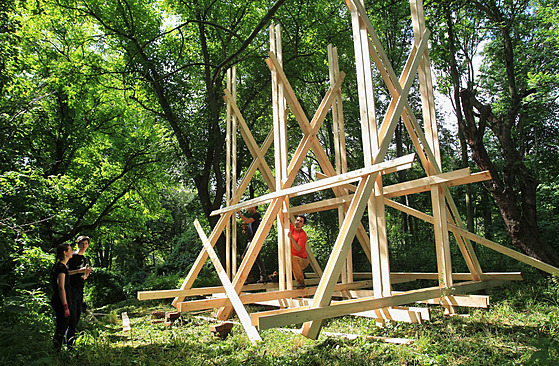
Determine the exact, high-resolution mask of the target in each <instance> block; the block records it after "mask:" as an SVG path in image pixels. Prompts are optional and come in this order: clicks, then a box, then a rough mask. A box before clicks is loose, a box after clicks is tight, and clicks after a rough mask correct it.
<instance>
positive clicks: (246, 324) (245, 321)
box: [194, 220, 262, 343]
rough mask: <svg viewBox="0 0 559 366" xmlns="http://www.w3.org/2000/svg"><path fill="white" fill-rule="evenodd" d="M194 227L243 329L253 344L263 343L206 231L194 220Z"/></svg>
mask: <svg viewBox="0 0 559 366" xmlns="http://www.w3.org/2000/svg"><path fill="white" fill-rule="evenodd" d="M194 226H195V227H196V231H198V235H199V236H200V239H202V243H203V244H204V249H205V250H206V251H207V252H208V255H209V257H210V259H211V260H212V263H213V265H214V267H215V269H216V271H217V275H218V276H219V279H220V280H221V284H222V285H223V288H225V292H226V293H227V297H228V298H229V301H230V302H231V305H232V306H233V307H234V308H235V311H236V312H237V316H238V317H239V320H240V322H241V324H242V325H243V328H244V329H245V332H246V334H247V336H248V338H249V339H250V340H251V342H252V343H256V342H257V341H261V340H262V338H261V337H260V334H258V330H256V328H255V327H254V326H253V325H252V323H251V320H250V316H249V315H248V312H247V311H246V309H245V307H244V306H243V303H242V302H241V300H240V299H239V295H237V292H236V291H235V289H234V288H233V285H232V284H231V282H230V281H229V278H228V277H227V272H226V271H225V269H223V266H222V265H221V262H220V261H219V258H218V256H217V254H216V253H215V251H214V249H213V246H212V245H211V243H210V241H209V240H208V238H207V237H206V234H204V230H203V229H202V226H201V225H200V223H199V222H198V220H194Z"/></svg>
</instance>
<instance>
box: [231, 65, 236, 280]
mask: <svg viewBox="0 0 559 366" xmlns="http://www.w3.org/2000/svg"><path fill="white" fill-rule="evenodd" d="M231 84H232V85H231V89H230V90H231V93H232V95H233V100H234V101H235V103H236V102H237V66H233V69H232V73H231ZM231 181H232V184H231V195H232V197H235V196H236V195H237V115H236V114H233V118H232V120H231ZM231 244H232V247H231V256H232V257H233V258H232V266H231V273H232V275H233V276H235V274H237V220H236V215H231Z"/></svg>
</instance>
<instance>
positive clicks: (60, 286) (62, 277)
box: [56, 273, 70, 317]
mask: <svg viewBox="0 0 559 366" xmlns="http://www.w3.org/2000/svg"><path fill="white" fill-rule="evenodd" d="M65 280H66V273H59V274H58V278H57V281H56V282H57V285H58V294H59V295H60V301H61V302H62V308H63V309H64V316H65V317H69V316H70V310H69V309H68V302H67V301H66V289H65V288H64V282H65Z"/></svg>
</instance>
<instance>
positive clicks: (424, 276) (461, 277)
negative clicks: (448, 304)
mask: <svg viewBox="0 0 559 366" xmlns="http://www.w3.org/2000/svg"><path fill="white" fill-rule="evenodd" d="M305 275H306V276H307V277H310V278H313V277H315V276H316V275H315V274H314V273H306V274H305ZM483 275H484V276H487V279H489V280H500V281H522V279H523V278H522V273H521V272H488V273H484V274H483ZM371 276H372V274H371V272H353V278H356V279H369V278H371ZM438 279H439V274H438V273H436V272H390V280H391V282H392V283H401V282H411V281H415V280H438ZM452 279H453V280H455V281H474V278H473V276H472V274H471V273H467V272H465V273H453V274H452Z"/></svg>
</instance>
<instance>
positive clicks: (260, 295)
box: [179, 281, 371, 312]
mask: <svg viewBox="0 0 559 366" xmlns="http://www.w3.org/2000/svg"><path fill="white" fill-rule="evenodd" d="M369 286H371V281H358V282H352V283H348V284H337V285H336V287H335V288H336V290H337V291H342V290H350V289H358V288H363V287H369ZM315 292H316V287H306V288H304V289H295V290H276V291H267V292H257V293H253V294H250V293H241V294H239V299H240V300H241V302H242V303H243V304H253V303H258V302H263V301H269V300H278V299H287V298H294V297H307V296H312V295H314V293H315ZM228 303H229V299H228V298H226V297H221V298H212V299H201V300H192V301H186V302H182V303H181V304H180V307H179V311H181V312H185V311H196V310H205V309H213V308H219V307H222V306H225V305H227V304H228Z"/></svg>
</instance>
